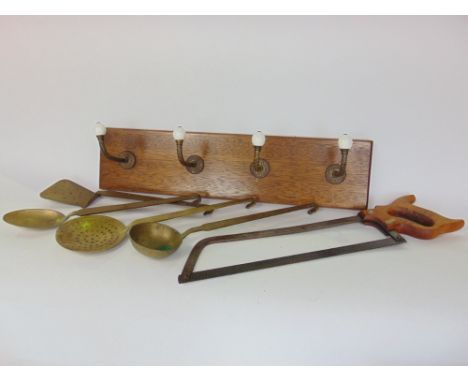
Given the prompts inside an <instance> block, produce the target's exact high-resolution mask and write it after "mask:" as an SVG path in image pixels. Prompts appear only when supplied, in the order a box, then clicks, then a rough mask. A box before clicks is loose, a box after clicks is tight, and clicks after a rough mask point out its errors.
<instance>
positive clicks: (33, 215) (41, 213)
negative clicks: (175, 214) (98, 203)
mask: <svg viewBox="0 0 468 382" xmlns="http://www.w3.org/2000/svg"><path fill="white" fill-rule="evenodd" d="M194 198H195V199H196V200H195V202H194V203H199V202H200V200H201V197H200V195H197V194H195V195H193V194H192V195H184V196H177V197H173V198H166V199H158V200H149V201H143V202H134V203H125V204H114V205H110V206H102V207H94V208H84V209H81V210H77V211H73V212H71V213H69V214H68V215H64V214H62V213H61V212H59V211H55V210H50V209H38V208H36V209H25V210H17V211H12V212H9V213H7V214H5V215H4V216H3V220H4V221H5V222H7V223H8V224H12V225H16V226H19V227H24V228H35V229H50V228H56V227H58V226H60V224H62V223H63V222H65V221H66V220H67V219H69V218H70V217H72V216H85V215H93V214H100V213H105V212H115V211H124V210H130V209H135V208H142V207H150V206H156V205H160V204H167V203H174V202H176V201H180V200H188V199H194Z"/></svg>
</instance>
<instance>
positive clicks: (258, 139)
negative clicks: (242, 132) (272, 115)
mask: <svg viewBox="0 0 468 382" xmlns="http://www.w3.org/2000/svg"><path fill="white" fill-rule="evenodd" d="M264 144H265V134H263V133H262V132H261V131H258V130H257V131H256V132H255V134H253V135H252V145H254V146H260V147H261V146H263V145H264Z"/></svg>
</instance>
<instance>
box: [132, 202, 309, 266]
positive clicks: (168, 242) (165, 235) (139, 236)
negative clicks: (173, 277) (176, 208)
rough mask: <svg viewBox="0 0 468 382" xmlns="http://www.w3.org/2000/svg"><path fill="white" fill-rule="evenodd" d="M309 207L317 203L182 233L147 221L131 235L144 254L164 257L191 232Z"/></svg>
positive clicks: (245, 217)
mask: <svg viewBox="0 0 468 382" xmlns="http://www.w3.org/2000/svg"><path fill="white" fill-rule="evenodd" d="M302 209H308V210H309V211H308V213H309V214H310V213H312V212H315V211H316V210H317V205H316V204H315V203H308V204H303V205H300V206H293V207H286V208H280V209H276V210H272V211H266V212H259V213H256V214H251V215H245V216H239V217H236V218H232V219H225V220H220V221H216V222H212V223H206V224H203V225H200V226H197V227H193V228H190V229H188V230H187V231H185V232H183V233H180V232H179V231H177V230H175V229H174V228H172V227H169V226H167V225H165V224H160V223H156V222H146V223H140V224H134V225H133V226H132V227H131V228H130V230H129V236H130V239H131V241H132V244H133V246H134V247H135V249H136V250H137V251H139V252H140V253H142V254H143V255H146V256H150V257H155V258H162V257H166V256H168V255H170V254H172V253H174V252H175V251H176V250H177V248H179V246H180V244H182V241H183V240H184V238H185V237H186V236H188V235H190V234H191V233H194V232H200V231H211V230H214V229H218V228H223V227H230V226H233V225H236V224H241V223H246V222H250V221H253V220H258V219H264V218H268V217H271V216H276V215H281V214H284V213H288V212H293V211H298V210H302Z"/></svg>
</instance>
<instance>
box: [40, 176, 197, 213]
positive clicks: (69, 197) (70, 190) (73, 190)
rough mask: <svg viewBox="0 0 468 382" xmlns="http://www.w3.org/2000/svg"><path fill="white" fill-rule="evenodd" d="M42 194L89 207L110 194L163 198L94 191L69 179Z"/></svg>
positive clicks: (136, 197)
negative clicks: (99, 198) (101, 197)
mask: <svg viewBox="0 0 468 382" xmlns="http://www.w3.org/2000/svg"><path fill="white" fill-rule="evenodd" d="M40 196H41V198H44V199H49V200H54V201H56V202H60V203H65V204H70V205H73V206H79V207H81V208H85V207H88V206H89V205H90V204H91V203H92V202H93V201H94V200H96V198H98V197H100V196H109V197H112V198H120V199H134V200H142V201H147V200H148V201H149V200H161V199H163V198H160V197H156V196H148V195H141V194H130V193H127V192H119V191H103V190H101V191H96V192H92V191H91V190H88V189H87V188H85V187H83V186H81V185H79V184H77V183H75V182H73V181H71V180H68V179H61V180H59V181H58V182H55V183H54V184H52V185H51V186H49V187H47V188H46V189H45V190H44V191H42V192H41V193H40ZM174 204H178V205H181V206H189V207H193V206H194V205H202V204H194V202H188V201H185V200H180V201H177V202H174Z"/></svg>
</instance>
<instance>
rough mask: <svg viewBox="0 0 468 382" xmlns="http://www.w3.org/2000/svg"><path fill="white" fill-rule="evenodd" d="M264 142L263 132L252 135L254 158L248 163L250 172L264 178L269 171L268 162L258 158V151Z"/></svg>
mask: <svg viewBox="0 0 468 382" xmlns="http://www.w3.org/2000/svg"><path fill="white" fill-rule="evenodd" d="M264 144H265V134H263V133H262V132H261V131H258V130H257V132H255V133H254V134H253V135H252V145H253V146H254V160H253V162H252V163H251V164H250V173H251V174H252V175H253V176H255V177H256V178H264V177H265V176H267V175H268V174H269V173H270V163H268V161H267V160H266V159H262V158H260V151H261V150H262V147H263V145H264Z"/></svg>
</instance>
